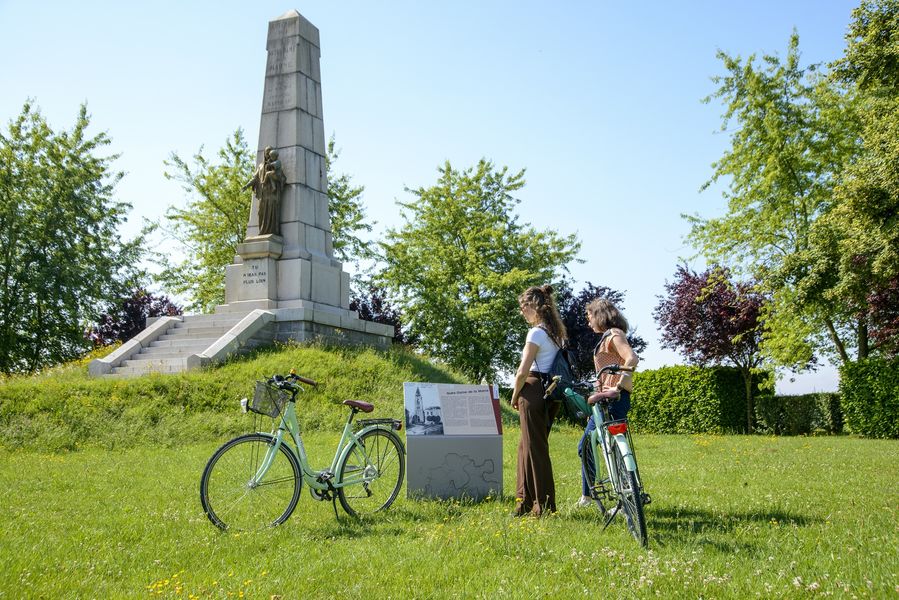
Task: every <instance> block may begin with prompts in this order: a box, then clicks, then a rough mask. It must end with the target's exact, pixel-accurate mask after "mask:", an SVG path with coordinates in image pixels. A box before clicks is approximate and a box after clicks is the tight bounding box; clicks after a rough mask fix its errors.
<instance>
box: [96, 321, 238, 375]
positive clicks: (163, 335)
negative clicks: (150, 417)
mask: <svg viewBox="0 0 899 600" xmlns="http://www.w3.org/2000/svg"><path fill="white" fill-rule="evenodd" d="M245 317H246V315H245V314H228V313H225V314H212V315H188V316H185V317H180V318H178V319H167V320H165V322H160V323H158V324H157V325H156V327H155V328H156V329H157V331H156V332H155V334H154V335H153V336H152V341H150V340H146V341H145V342H144V343H143V344H136V345H135V347H134V349H133V350H132V351H131V352H128V353H127V358H125V360H121V361H117V362H116V363H114V364H116V366H112V368H111V369H110V370H108V371H106V373H105V375H106V376H113V377H116V376H117V377H136V376H139V375H145V374H147V373H180V372H182V371H186V370H187V369H188V368H189V365H188V360H187V359H188V357H191V356H194V355H198V354H202V353H203V352H204V351H206V350H207V349H209V348H210V347H212V346H214V345H216V344H217V343H219V341H220V340H221V339H222V338H223V337H224V336H225V334H227V333H228V332H229V331H231V329H232V328H233V327H234V326H235V325H237V324H238V323H240V322H241V321H242V320H243V319H244V318H245Z"/></svg>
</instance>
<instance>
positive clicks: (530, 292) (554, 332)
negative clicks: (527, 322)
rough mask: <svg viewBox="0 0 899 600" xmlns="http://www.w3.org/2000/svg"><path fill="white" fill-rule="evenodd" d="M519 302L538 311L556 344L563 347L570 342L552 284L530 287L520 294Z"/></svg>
mask: <svg viewBox="0 0 899 600" xmlns="http://www.w3.org/2000/svg"><path fill="white" fill-rule="evenodd" d="M518 304H520V305H521V306H530V307H531V308H533V309H534V310H535V311H537V316H538V317H539V318H540V321H541V324H542V326H543V328H544V329H546V333H547V334H549V337H550V339H551V340H552V341H553V342H554V343H555V344H556V346H558V347H559V348H561V347H562V346H564V345H565V344H566V343H567V342H568V331H567V330H566V329H565V323H563V322H562V317H561V316H559V309H558V308H556V301H555V300H554V299H553V288H552V286H551V285H544V286H540V287H537V286H533V287H529V288H528V289H526V290H525V291H524V292H522V293H521V295H520V296H518Z"/></svg>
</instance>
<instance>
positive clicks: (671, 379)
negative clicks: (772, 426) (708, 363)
mask: <svg viewBox="0 0 899 600" xmlns="http://www.w3.org/2000/svg"><path fill="white" fill-rule="evenodd" d="M770 378H771V375H770V374H769V373H762V372H759V373H757V374H755V375H754V376H753V389H754V391H755V394H756V395H759V394H763V393H767V394H770V393H771V392H770V391H767V392H765V391H763V390H765V389H770V387H771V386H770ZM631 405H632V406H631V413H630V417H629V418H630V420H631V421H632V422H633V423H634V427H635V428H636V429H639V431H643V432H647V433H745V432H746V389H745V386H744V383H743V376H742V375H741V374H740V371H739V369H736V368H733V367H712V368H703V367H693V366H675V367H662V368H661V369H655V370H652V371H642V372H638V373H636V374H635V376H634V394H633V397H632V399H631Z"/></svg>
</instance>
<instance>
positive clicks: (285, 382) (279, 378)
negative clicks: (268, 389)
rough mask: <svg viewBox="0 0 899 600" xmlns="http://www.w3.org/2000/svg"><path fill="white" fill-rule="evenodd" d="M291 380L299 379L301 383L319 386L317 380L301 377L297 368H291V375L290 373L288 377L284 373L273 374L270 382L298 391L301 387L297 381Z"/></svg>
mask: <svg viewBox="0 0 899 600" xmlns="http://www.w3.org/2000/svg"><path fill="white" fill-rule="evenodd" d="M289 380H293V381H295V382H296V381H299V382H300V383H305V384H306V385H311V386H312V387H318V383H317V382H316V381H314V380H312V379H309V378H308V377H301V376H300V375H297V373H296V370H295V369H291V370H290V375H288V376H287V377H284V376H283V375H272V376H271V378H270V379H269V382H271V383H272V384H273V385H275V386H277V387H279V388H282V389H288V390H291V391H293V392H294V393H296V392H297V391H298V389H299V386H297V385H296V384H295V383H291V381H289Z"/></svg>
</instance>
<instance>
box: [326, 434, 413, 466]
mask: <svg viewBox="0 0 899 600" xmlns="http://www.w3.org/2000/svg"><path fill="white" fill-rule="evenodd" d="M373 429H384V428H383V427H378V426H377V425H369V426H368V427H363V428H362V429H360V430H359V431H357V432H356V433H355V434H353V435H354V436H355V439H354V440H352V441H351V442H350V443H349V444H347V445H346V446H344V447H343V450H341V451H340V457H338V459H337V463H336V464H338V465H339V464H340V463H342V462H343V459H344V458H345V457H346V456H347V455H348V454H349V453H350V452H352V451H353V448H354V447H355V446H356V440H357V439H359V438H360V437H362V436H363V435H364V434H366V433H368V432H369V431H371V430H373ZM400 446H401V447H403V450H405V446H403V444H402V440H401V441H400Z"/></svg>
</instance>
